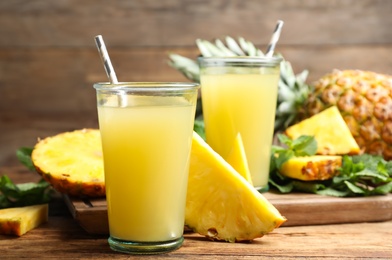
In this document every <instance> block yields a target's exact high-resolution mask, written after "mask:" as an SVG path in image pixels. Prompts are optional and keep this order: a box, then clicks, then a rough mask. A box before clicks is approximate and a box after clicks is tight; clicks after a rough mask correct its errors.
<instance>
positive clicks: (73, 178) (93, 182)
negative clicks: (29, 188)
mask: <svg viewBox="0 0 392 260" xmlns="http://www.w3.org/2000/svg"><path fill="white" fill-rule="evenodd" d="M31 159H32V161H33V164H34V166H35V168H36V169H37V171H38V173H40V174H41V175H42V177H43V178H44V179H45V180H46V181H48V182H49V183H50V184H51V185H52V186H53V187H54V188H55V189H56V190H57V191H59V192H61V193H66V194H69V195H71V196H88V197H101V196H105V181H104V171H103V160H102V147H101V138H100V132H99V130H96V129H82V130H76V131H73V132H65V133H61V134H58V135H55V136H52V137H48V138H46V139H43V140H40V141H39V142H38V143H37V144H36V145H35V147H34V149H33V152H32V155H31Z"/></svg>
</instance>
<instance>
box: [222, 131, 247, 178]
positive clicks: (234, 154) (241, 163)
mask: <svg viewBox="0 0 392 260" xmlns="http://www.w3.org/2000/svg"><path fill="white" fill-rule="evenodd" d="M226 162H228V163H229V164H230V165H231V166H233V168H234V169H235V170H236V171H237V172H238V173H239V174H241V176H242V177H244V178H245V180H247V181H248V182H249V183H250V184H251V185H253V183H252V177H251V175H250V171H249V166H248V160H247V159H246V154H245V148H244V144H243V142H242V137H241V134H240V133H238V134H237V137H236V138H235V141H234V145H233V148H232V149H231V151H230V153H229V155H228V156H227V158H226Z"/></svg>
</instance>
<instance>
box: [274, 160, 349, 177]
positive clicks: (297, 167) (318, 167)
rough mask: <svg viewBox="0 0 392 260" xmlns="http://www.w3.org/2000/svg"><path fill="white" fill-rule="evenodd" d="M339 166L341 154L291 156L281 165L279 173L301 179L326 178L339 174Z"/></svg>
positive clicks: (340, 164)
mask: <svg viewBox="0 0 392 260" xmlns="http://www.w3.org/2000/svg"><path fill="white" fill-rule="evenodd" d="M341 166H342V157H341V156H332V155H331V156H327V155H315V156H309V157H293V158H291V159H289V160H288V161H287V162H285V163H284V164H283V165H282V167H281V169H280V173H281V174H282V175H284V176H287V177H290V178H293V179H297V180H302V181H315V180H328V179H331V178H333V177H334V176H336V175H338V174H339V171H338V169H339V168H340V167H341Z"/></svg>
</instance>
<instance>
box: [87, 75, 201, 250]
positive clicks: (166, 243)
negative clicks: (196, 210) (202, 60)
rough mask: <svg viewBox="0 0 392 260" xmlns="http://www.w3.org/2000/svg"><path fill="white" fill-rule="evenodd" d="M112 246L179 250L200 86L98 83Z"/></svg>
mask: <svg viewBox="0 0 392 260" xmlns="http://www.w3.org/2000/svg"><path fill="white" fill-rule="evenodd" d="M94 88H95V89H96V93H97V107H98V119H99V128H100V132H101V139H102V149H103V159H104V171H105V184H106V200H107V204H108V219H109V230H110V237H109V239H108V242H109V245H110V247H111V248H112V249H113V250H115V251H119V252H123V253H129V254H155V253H162V252H167V251H171V250H175V249H177V248H179V247H180V246H181V245H182V243H183V228H184V214H185V201H186V192H187V180H188V170H189V158H190V149H191V142H192V133H193V123H194V117H195V109H196V99H197V90H198V88H199V86H198V84H195V83H179V82H177V83H118V84H109V83H96V84H94Z"/></svg>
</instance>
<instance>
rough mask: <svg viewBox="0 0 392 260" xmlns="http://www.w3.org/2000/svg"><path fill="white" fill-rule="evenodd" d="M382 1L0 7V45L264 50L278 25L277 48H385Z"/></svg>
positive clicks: (22, 2) (135, 1) (88, 1)
mask: <svg viewBox="0 0 392 260" xmlns="http://www.w3.org/2000/svg"><path fill="white" fill-rule="evenodd" d="M391 10H392V3H391V2H390V1H386V0H345V1H330V0H319V1H313V0H294V1H293V0H280V1H275V0H265V1H258V0H248V1H242V0H215V1H208V0H185V1H183V0H164V1H153V0H149V1H141V0H131V1H129V0H114V1H111V3H110V4H107V2H106V1H104V0H98V1H97V0H85V1H77V0H70V1H51V0H41V1H29V0H19V1H2V2H1V3H0V24H1V25H2V26H0V33H1V35H3V36H5V37H1V38H0V46H3V47H10V46H20V47H23V46H29V47H52V46H55V47H76V48H78V47H81V46H82V47H86V46H90V45H91V42H92V38H93V37H94V36H95V35H97V34H102V35H104V36H105V37H106V39H107V44H108V46H111V47H128V46H139V47H145V46H158V47H159V46H184V45H187V46H190V45H193V42H194V39H195V38H205V39H213V38H216V37H221V36H224V35H232V36H243V37H245V38H248V39H249V40H251V41H254V42H256V43H257V44H264V45H267V44H268V41H269V39H270V37H271V33H272V31H273V28H274V26H275V23H276V21H277V20H278V19H282V20H284V21H285V26H284V31H283V34H282V37H281V40H280V43H281V44H283V45H293V44H294V45H325V44H327V45H330V44H390V43H391V38H392V32H391V30H390V28H391V26H392V20H391V19H390V18H389V17H390V11H391Z"/></svg>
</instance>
